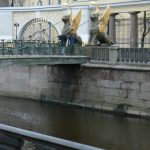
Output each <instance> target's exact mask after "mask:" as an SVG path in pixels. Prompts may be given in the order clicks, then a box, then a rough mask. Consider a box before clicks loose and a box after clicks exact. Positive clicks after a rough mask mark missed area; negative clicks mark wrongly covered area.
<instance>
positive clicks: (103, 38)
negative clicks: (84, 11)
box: [88, 5, 112, 46]
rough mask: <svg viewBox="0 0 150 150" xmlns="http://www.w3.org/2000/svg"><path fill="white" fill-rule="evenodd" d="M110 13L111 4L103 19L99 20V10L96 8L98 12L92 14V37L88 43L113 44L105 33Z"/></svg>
mask: <svg viewBox="0 0 150 150" xmlns="http://www.w3.org/2000/svg"><path fill="white" fill-rule="evenodd" d="M109 15H110V6H109V5H108V6H107V8H106V9H105V11H104V13H103V15H102V17H101V19H100V20H99V10H98V7H97V8H96V12H95V13H93V14H91V15H90V19H91V28H90V37H89V41H88V45H91V46H92V45H101V44H107V45H112V42H111V40H110V39H109V37H108V36H107V35H106V34H105V28H106V26H107V24H108V20H109Z"/></svg>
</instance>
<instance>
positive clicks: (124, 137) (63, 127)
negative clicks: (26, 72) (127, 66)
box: [0, 97, 150, 150]
mask: <svg viewBox="0 0 150 150" xmlns="http://www.w3.org/2000/svg"><path fill="white" fill-rule="evenodd" d="M0 123H3V124H7V125H11V126H15V127H19V128H23V129H28V130H32V131H38V132H40V133H44V134H47V135H51V136H56V137H60V138H64V139H68V140H72V141H76V142H80V143H84V144H88V145H93V146H96V147H100V148H105V149H108V150H150V121H148V120H144V119H138V118H126V117H119V116H114V115H110V114H105V113H101V112H98V111H91V110H84V109H78V108H72V107H66V106H61V105H56V104H50V103H42V102H35V101H30V100H24V99H16V98H6V97H0Z"/></svg>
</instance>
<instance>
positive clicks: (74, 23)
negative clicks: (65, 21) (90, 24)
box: [71, 9, 81, 33]
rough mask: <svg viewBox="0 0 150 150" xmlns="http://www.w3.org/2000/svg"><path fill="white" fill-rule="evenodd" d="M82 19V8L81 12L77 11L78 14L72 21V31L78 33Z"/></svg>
mask: <svg viewBox="0 0 150 150" xmlns="http://www.w3.org/2000/svg"><path fill="white" fill-rule="evenodd" d="M80 21H81V9H80V10H79V12H78V13H77V15H76V16H75V18H74V19H73V21H72V25H71V29H72V33H76V31H77V29H78V27H79V24H80Z"/></svg>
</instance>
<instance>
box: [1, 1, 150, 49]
mask: <svg viewBox="0 0 150 150" xmlns="http://www.w3.org/2000/svg"><path fill="white" fill-rule="evenodd" d="M6 1H7V0H6ZM6 1H5V2H6ZM94 2H95V4H96V5H99V7H100V14H102V13H103V11H104V9H105V8H106V6H107V4H108V1H105V0H101V1H94ZM64 3H65V1H64V0H10V1H9V6H10V7H7V8H1V9H0V16H1V22H0V26H1V29H0V39H7V40H13V39H16V38H18V39H24V40H32V39H33V40H35V39H39V40H42V39H46V40H48V39H51V41H57V35H58V34H61V30H62V27H63V22H62V20H61V19H62V17H63V15H64V14H65V10H66V9H67V8H65V7H64ZM1 4H2V3H1ZM69 5H70V7H71V10H72V13H73V16H75V15H76V13H77V11H78V10H79V9H82V17H81V23H80V26H79V29H78V34H79V35H80V36H81V37H82V39H83V42H84V43H85V44H86V43H87V42H88V37H89V29H90V14H91V13H92V12H93V11H95V8H96V6H94V5H91V3H90V1H86V0H85V1H83V0H72V1H69ZM110 6H111V14H110V20H109V26H108V30H107V31H106V32H107V33H108V34H109V36H110V38H111V40H112V41H113V43H116V44H118V45H119V46H120V47H140V45H141V39H142V35H143V29H144V25H143V20H144V14H145V13H144V12H146V31H147V30H148V29H149V27H150V21H149V20H150V1H148V0H138V1H137V0H132V1H131V0H122V1H121V0H110ZM16 23H17V24H18V26H16ZM144 42H145V46H146V47H149V46H150V32H149V33H147V35H146V36H145V41H144Z"/></svg>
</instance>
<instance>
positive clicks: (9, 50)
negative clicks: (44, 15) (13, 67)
mask: <svg viewBox="0 0 150 150" xmlns="http://www.w3.org/2000/svg"><path fill="white" fill-rule="evenodd" d="M61 48H62V47H61V45H60V43H50V42H43V41H24V40H17V41H13V42H5V41H4V40H2V41H1V42H0V55H3V56H4V55H62V54H61ZM65 55H83V51H82V47H81V46H78V45H74V46H70V45H67V46H66V47H65Z"/></svg>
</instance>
